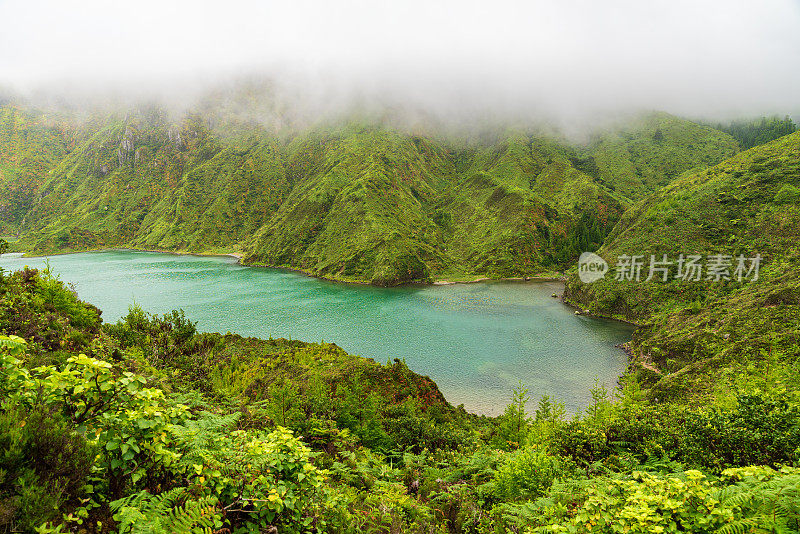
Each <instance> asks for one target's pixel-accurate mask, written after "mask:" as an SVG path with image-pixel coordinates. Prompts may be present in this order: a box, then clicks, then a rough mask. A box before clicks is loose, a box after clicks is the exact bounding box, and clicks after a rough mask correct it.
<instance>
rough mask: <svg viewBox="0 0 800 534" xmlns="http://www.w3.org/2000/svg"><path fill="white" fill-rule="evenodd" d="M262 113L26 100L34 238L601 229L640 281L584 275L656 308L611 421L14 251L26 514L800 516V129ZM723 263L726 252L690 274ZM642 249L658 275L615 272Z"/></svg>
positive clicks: (273, 523)
mask: <svg viewBox="0 0 800 534" xmlns="http://www.w3.org/2000/svg"><path fill="white" fill-rule="evenodd" d="M236 109H237V103H236V101H230V100H225V99H222V100H221V101H216V100H214V99H212V100H210V101H209V102H206V103H205V104H204V105H203V106H200V107H199V108H198V110H197V112H196V113H194V114H188V115H187V116H185V117H183V118H182V119H180V120H178V121H175V120H174V118H172V117H169V116H168V115H167V114H166V113H165V112H163V111H162V110H159V109H157V108H141V109H138V110H136V111H135V112H131V113H130V114H128V115H126V116H124V117H122V116H113V115H103V114H93V115H92V118H90V119H89V120H81V121H78V120H76V119H75V117H74V116H71V115H69V114H59V113H49V112H48V113H44V112H40V111H35V110H29V109H27V108H24V107H18V106H14V105H13V104H10V103H6V104H4V105H3V107H2V108H0V128H2V136H0V156H2V158H0V179H1V180H2V185H3V187H4V188H5V191H6V193H7V194H6V196H5V198H4V200H3V202H5V204H0V219H2V224H3V226H2V229H3V231H4V232H5V233H6V234H7V235H13V236H16V235H17V234H19V235H20V240H19V241H15V240H14V239H12V240H11V241H12V243H11V244H10V247H17V249H25V250H33V251H74V250H85V249H90V248H100V247H110V246H128V247H138V248H156V249H168V250H175V251H194V252H241V253H243V254H244V256H245V261H246V262H248V263H260V264H270V265H280V266H286V267H292V268H297V269H302V270H304V271H306V272H309V273H312V274H315V275H320V276H327V277H331V278H337V279H342V280H349V281H367V282H371V283H375V284H395V283H402V282H407V281H429V280H432V279H435V278H437V277H452V278H474V277H478V276H494V277H499V276H525V275H532V274H536V273H541V272H553V271H559V270H563V269H565V268H568V267H569V266H571V265H572V264H573V263H574V262H575V260H576V258H577V257H578V255H579V254H580V253H581V252H583V251H597V252H598V253H599V254H600V255H601V256H602V257H604V258H605V259H606V260H608V261H609V264H610V265H611V266H612V273H611V274H609V275H607V276H606V277H605V279H603V280H600V281H596V282H593V283H582V282H581V281H580V278H579V276H578V273H577V269H575V268H573V269H572V270H571V271H570V272H569V278H568V280H567V285H566V291H565V298H566V299H567V300H568V301H570V302H572V303H573V304H575V305H577V306H580V307H581V308H582V309H583V311H585V312H588V313H592V314H596V315H602V316H606V317H613V318H617V319H623V320H627V321H630V322H634V323H636V324H637V325H638V328H637V329H636V331H635V332H634V336H633V339H632V340H631V342H630V343H629V344H628V350H629V353H630V357H631V364H630V369H629V371H628V372H627V373H626V374H625V376H623V377H622V378H621V379H620V387H619V388H617V389H615V390H614V391H612V392H609V391H607V390H606V389H605V387H602V386H599V385H598V386H596V387H595V388H593V389H592V391H591V397H592V402H591V404H590V405H589V406H588V407H587V408H586V409H585V410H583V411H582V412H579V413H575V414H569V415H568V414H566V413H565V410H564V407H563V404H561V403H559V402H558V400H557V399H551V398H549V397H543V398H541V399H530V398H529V396H528V391H527V389H526V388H525V387H524V385H523V384H520V385H519V387H518V388H517V389H516V390H515V391H514V392H513V395H512V397H511V398H510V399H509V404H508V406H507V408H506V410H505V411H504V413H503V415H501V416H499V417H496V418H489V417H479V416H476V415H473V414H469V413H467V412H465V411H464V410H463V408H461V407H458V408H456V407H453V406H451V405H450V404H448V403H447V401H446V400H445V399H444V398H443V397H442V395H441V393H440V392H439V390H438V388H437V387H436V385H435V384H434V383H433V382H432V381H431V380H430V379H429V378H427V377H423V376H419V375H417V374H415V373H414V372H413V371H411V370H410V369H408V367H407V366H406V365H405V363H404V362H402V361H398V360H395V361H390V362H387V363H386V364H380V363H377V362H375V361H372V360H367V359H363V358H359V357H355V356H351V355H348V354H347V353H345V352H344V351H343V350H341V349H340V348H339V347H337V346H335V345H332V344H324V343H319V344H313V343H303V342H299V341H290V340H285V339H269V340H261V339H255V338H242V337H240V336H237V335H233V334H227V335H221V334H214V333H201V332H198V331H197V330H196V327H195V324H194V323H193V322H192V321H191V318H187V317H185V315H184V314H183V312H182V311H179V310H178V311H174V312H171V313H169V314H166V315H162V316H154V315H151V314H148V313H146V312H145V311H144V310H142V309H141V308H139V307H137V306H135V305H134V306H132V307H131V308H130V310H129V313H128V315H127V316H126V317H124V318H123V319H121V320H120V321H118V322H116V323H114V324H108V323H104V322H103V321H102V319H101V317H102V313H101V311H100V310H98V309H97V308H95V307H93V306H91V305H90V304H87V303H84V302H82V301H80V300H79V299H78V298H77V295H76V294H75V292H74V291H73V290H72V289H71V288H70V287H69V286H67V285H65V284H64V283H62V282H61V281H60V280H58V278H57V277H56V276H54V275H53V273H51V272H50V271H49V270H44V271H37V270H32V269H24V270H22V271H19V272H15V273H5V272H2V271H0V530H2V531H6V532H25V533H28V532H30V533H33V532H37V533H48V532H50V533H57V532H84V533H107V532H121V533H139V532H142V533H144V532H148V533H155V532H167V533H170V534H180V533H200V532H204V533H215V534H223V533H228V534H230V533H236V534H238V533H256V532H343V533H351V532H352V533H356V532H358V533H360V532H373V533H390V534H395V533H401V532H403V533H405V532H409V533H420V534H421V533H490V532H492V533H522V532H525V533H545V532H553V533H555V532H569V533H577V532H602V533H636V532H641V533H650V532H698V533H702V532H719V533H724V534H729V533H751V534H752V533H777V532H787V533H788V532H800V464H799V462H800V396H798V391H800V388H798V377H799V376H800V374H798V373H797V369H798V356H800V348H799V347H800V339H799V338H798V336H800V285H799V283H798V280H800V267H798V265H800V263H798V260H800V249H798V243H800V212H799V211H798V209H800V203H798V199H800V133H791V132H789V131H788V130H790V129H791V130H793V129H794V125H793V124H792V123H791V121H779V120H777V119H769V120H764V121H760V122H756V123H752V124H744V123H739V124H735V125H732V126H730V127H720V128H718V129H715V128H711V127H708V126H703V125H698V124H694V123H691V122H688V121H685V120H681V119H678V118H675V117H671V116H668V115H665V114H651V115H647V116H642V117H638V118H636V119H635V120H632V121H629V122H628V123H626V124H624V125H621V126H620V127H618V128H616V129H611V130H609V131H606V132H604V133H602V134H600V135H597V136H595V137H593V138H592V139H590V140H589V142H588V143H587V144H586V145H585V146H574V145H571V144H570V143H568V142H566V141H564V140H563V139H560V138H558V137H556V136H554V135H551V134H543V133H542V132H537V131H517V130H507V131H504V132H502V133H500V134H497V135H493V136H490V135H486V136H478V137H477V138H476V139H473V140H469V141H468V140H465V139H461V140H454V139H449V140H444V139H442V138H440V137H438V136H436V135H422V134H412V133H406V132H399V131H397V130H393V129H389V128H387V127H385V126H383V125H381V124H380V123H379V122H374V121H373V122H371V121H364V122H358V121H354V120H353V121H349V122H339V123H326V124H318V125H315V126H312V127H308V126H304V127H302V128H299V127H297V126H296V125H292V126H291V127H284V126H281V125H280V123H281V121H280V120H278V119H280V118H281V117H280V113H279V111H277V108H276V107H269V106H268V109H265V110H262V111H264V113H266V115H268V116H271V117H273V118H274V119H276V120H275V121H274V122H275V124H277V126H275V125H272V126H269V125H266V124H267V123H268V122H269V121H265V122H262V123H259V124H255V123H252V122H248V121H246V120H242V119H240V118H239V114H238V113H236ZM726 131H727V132H728V133H730V135H728V133H725V132H726ZM785 134H788V135H785ZM738 145H742V146H744V147H748V146H751V145H757V146H754V148H751V149H750V150H746V151H744V152H741V153H738V154H737V152H738V150H739V146H738ZM726 158H727V159H726ZM0 249H2V250H5V241H0ZM698 254H699V255H701V256H702V258H701V259H704V260H708V261H711V260H712V259H713V258H716V263H717V267H718V268H717V269H716V270H704V271H703V272H702V273H700V275H699V276H697V277H695V276H694V275H692V276H688V275H687V272H688V267H687V265H688V264H687V263H686V259H687V257H688V256H690V255H698ZM651 255H652V259H651V258H650V256H651ZM681 255H683V258H684V262H679V261H678V260H679V259H680V258H681ZM635 256H641V258H638V259H640V260H642V265H643V267H642V272H641V274H640V276H639V278H640V279H639V280H638V281H637V280H635V278H636V276H635V275H636V273H635V272H629V273H628V275H627V276H613V274H619V273H620V271H619V268H620V267H621V265H617V263H619V260H620V257H627V258H628V260H633V259H634V257H635ZM740 258H741V260H742V263H741V265H739V259H740ZM753 258H759V260H760V263H759V264H758V267H759V270H758V276H756V271H755V263H754V259H753ZM648 259H650V261H651V262H654V261H655V260H656V259H659V260H661V261H662V264H661V266H662V267H663V269H661V270H654V271H653V272H652V275H653V276H649V275H650V274H651V273H649V272H648V271H649V269H648V266H649V264H650V262H648V261H647V260H648ZM665 260H666V261H665ZM669 260H671V262H670V261H669ZM654 265H655V264H654ZM706 266H707V264H706ZM614 267H616V269H614ZM679 269H680V272H681V274H682V275H683V276H677V275H678V274H679V272H678V270H679ZM623 274H624V273H623ZM646 278H649V280H647V279H646Z"/></svg>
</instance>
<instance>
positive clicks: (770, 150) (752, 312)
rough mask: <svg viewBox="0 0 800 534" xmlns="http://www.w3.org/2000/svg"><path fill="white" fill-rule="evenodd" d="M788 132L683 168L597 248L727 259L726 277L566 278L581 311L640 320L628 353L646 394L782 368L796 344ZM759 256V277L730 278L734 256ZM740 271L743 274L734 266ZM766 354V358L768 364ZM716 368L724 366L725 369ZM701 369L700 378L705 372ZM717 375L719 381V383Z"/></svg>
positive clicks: (607, 253) (796, 220)
mask: <svg viewBox="0 0 800 534" xmlns="http://www.w3.org/2000/svg"><path fill="white" fill-rule="evenodd" d="M799 245H800V133H795V134H792V135H789V136H785V137H783V138H781V139H778V140H776V141H773V142H771V143H768V144H766V145H762V146H759V147H756V148H753V149H751V150H748V151H746V152H743V153H740V154H738V155H737V156H735V157H733V158H731V159H729V160H726V161H724V162H723V163H721V164H719V165H717V166H715V167H712V168H710V169H708V170H705V171H703V172H700V173H696V174H692V175H689V176H684V177H682V178H680V179H678V180H676V181H675V182H673V183H672V184H670V185H669V186H668V187H666V188H664V189H662V190H660V191H658V192H656V193H655V194H653V195H652V196H650V197H649V198H648V199H646V200H645V201H642V202H641V203H639V204H637V205H636V206H635V207H633V208H631V209H630V210H629V211H628V212H627V213H626V214H625V215H624V216H623V218H622V220H621V221H620V222H619V224H618V225H617V226H616V228H615V229H614V230H613V232H612V233H611V234H610V235H609V237H608V239H607V241H606V243H605V244H604V245H603V247H602V248H601V250H600V251H599V254H600V255H601V256H603V257H604V258H605V259H606V260H608V261H609V264H610V265H611V266H613V265H614V264H615V263H616V261H617V258H618V256H620V255H623V254H627V255H643V256H645V258H644V260H645V267H644V269H643V275H642V279H644V278H646V277H647V274H648V267H647V264H648V263H649V255H650V254H653V255H655V256H656V257H657V258H659V259H661V258H662V255H663V254H667V255H668V259H671V260H673V261H675V260H677V259H678V258H679V255H680V254H685V255H689V254H701V255H704V256H705V260H706V262H707V261H708V256H712V255H715V254H723V255H729V256H732V258H731V265H730V277H731V280H724V279H722V280H719V281H715V280H714V279H713V278H714V277H712V280H708V279H707V278H708V272H707V271H704V272H703V273H702V280H700V281H693V280H691V281H686V280H675V279H674V277H675V274H676V269H677V266H672V267H671V272H670V275H671V276H670V280H669V281H668V282H662V281H660V280H659V279H658V278H656V281H650V282H645V281H640V282H636V281H629V280H620V281H618V280H614V279H612V277H611V276H607V277H606V279H604V280H601V281H597V282H594V283H591V284H583V283H581V282H580V281H579V280H578V279H577V277H576V276H575V275H572V276H571V277H570V280H569V282H568V287H567V292H566V297H567V298H568V299H570V300H572V301H574V302H576V303H578V304H579V305H581V306H582V307H584V308H587V309H588V310H589V311H590V312H592V313H596V314H600V315H607V316H614V317H620V318H624V319H628V320H632V321H636V322H638V323H640V324H642V325H643V326H642V327H641V328H640V329H638V330H637V331H636V333H635V334H634V339H633V342H632V349H633V351H634V353H635V354H634V355H635V356H636V357H637V358H638V360H639V364H640V370H641V371H642V373H643V376H646V377H647V381H648V382H649V383H650V384H652V385H654V387H653V389H652V391H651V394H652V395H653V396H654V397H659V398H663V397H664V396H671V395H678V396H686V395H692V394H693V393H697V392H698V391H701V392H702V391H704V390H708V389H709V388H711V387H712V386H713V384H714V380H709V377H711V376H714V377H717V378H719V377H721V376H722V375H723V374H725V373H730V372H731V370H730V369H731V366H734V367H739V368H741V367H746V366H747V365H753V366H755V367H754V369H756V370H757V372H759V373H764V372H767V373H768V372H769V370H770V365H772V366H773V367H774V366H776V365H777V364H778V363H783V364H786V365H794V363H793V362H796V358H797V356H798V354H800V350H798V346H799V345H798V341H800V266H799V265H798V260H800V246H799ZM757 254H760V255H761V256H762V257H763V259H762V265H761V268H760V273H759V275H760V276H759V278H758V279H757V280H753V278H754V276H753V274H751V275H750V276H749V277H747V276H744V277H743V279H742V281H738V280H737V278H738V277H737V276H736V275H735V270H736V267H737V264H738V261H737V258H738V257H739V256H740V255H742V256H744V257H745V259H746V262H745V266H746V268H747V269H749V268H750V266H751V261H750V260H749V258H752V257H755V256H756V255H757ZM745 274H746V273H745ZM773 359H774V361H773ZM725 369H727V370H725ZM709 373H710V374H709ZM724 384H726V383H725V382H720V383H719V384H718V385H719V386H720V387H725V386H724Z"/></svg>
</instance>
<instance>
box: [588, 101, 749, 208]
mask: <svg viewBox="0 0 800 534" xmlns="http://www.w3.org/2000/svg"><path fill="white" fill-rule="evenodd" d="M738 150H739V145H738V143H737V142H736V140H734V138H733V137H731V136H730V135H728V134H726V133H723V132H721V131H719V130H716V129H714V128H711V127H709V126H703V125H700V124H696V123H693V122H689V121H686V120H682V119H679V118H678V117H674V116H672V115H669V114H667V113H650V114H646V115H641V116H639V117H636V118H635V119H634V120H631V121H629V122H626V123H623V124H621V125H617V126H616V127H614V128H611V129H610V130H609V131H606V132H603V133H601V134H599V135H598V136H596V137H595V138H594V139H593V140H592V141H591V142H590V143H589V145H588V147H587V148H586V149H585V152H584V153H583V159H582V160H581V161H580V162H579V163H580V164H582V166H583V167H585V168H586V169H587V171H588V172H590V173H591V174H593V175H594V176H596V177H598V178H599V179H601V180H602V181H603V182H604V183H606V184H608V185H609V187H611V188H612V189H614V190H615V191H617V192H618V193H620V194H621V195H623V196H625V197H626V198H629V199H631V200H639V199H641V198H643V197H644V196H646V195H648V194H649V193H652V192H653V191H655V190H656V189H659V188H660V187H663V186H665V185H667V184H668V183H670V182H671V181H672V180H673V179H675V178H677V177H678V176H680V175H681V174H683V173H684V172H686V171H689V170H691V169H696V168H705V167H708V166H710V165H715V164H717V163H719V162H720V161H722V160H724V159H725V158H728V157H730V156H732V155H734V154H735V153H736V152H738Z"/></svg>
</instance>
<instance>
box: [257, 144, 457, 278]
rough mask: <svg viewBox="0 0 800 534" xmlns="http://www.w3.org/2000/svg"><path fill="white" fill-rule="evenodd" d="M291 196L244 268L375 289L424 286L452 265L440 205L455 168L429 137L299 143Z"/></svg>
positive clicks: (292, 160) (291, 165) (290, 164)
mask: <svg viewBox="0 0 800 534" xmlns="http://www.w3.org/2000/svg"><path fill="white" fill-rule="evenodd" d="M291 149H292V151H293V154H292V155H291V156H290V159H289V162H288V172H289V173H290V174H292V175H294V176H297V177H298V178H297V183H296V185H295V187H294V189H293V190H292V193H291V195H290V196H289V197H288V198H287V200H286V202H284V203H283V205H282V206H281V207H280V209H279V211H278V212H277V213H276V214H275V216H274V217H273V218H272V219H271V220H270V221H268V222H267V223H266V224H265V225H264V227H263V228H262V229H261V230H259V232H257V233H256V235H255V236H254V239H253V242H252V244H251V246H250V247H249V249H248V254H247V256H246V257H245V261H246V262H248V263H266V264H269V265H278V266H288V267H296V268H300V269H303V270H305V271H308V272H311V273H313V274H317V275H323V276H330V277H335V278H340V279H356V280H365V279H366V280H369V281H371V282H373V283H380V284H386V283H396V282H397V281H410V280H424V279H427V278H428V276H429V273H430V268H429V265H430V264H437V263H449V262H450V261H451V260H450V259H448V258H447V257H446V256H445V255H444V254H443V253H442V252H441V251H440V250H438V246H439V245H440V244H441V242H442V237H441V233H442V232H441V229H440V228H439V227H438V226H437V225H436V224H435V222H434V221H433V217H432V216H433V215H434V214H433V213H431V211H430V205H431V201H435V199H436V197H437V194H438V191H439V189H440V188H441V185H442V183H443V182H444V181H445V179H446V177H447V175H449V174H452V173H453V171H454V169H453V167H452V164H451V163H450V162H449V161H448V159H447V154H446V153H444V151H443V150H442V149H440V148H438V147H435V146H433V145H432V144H431V143H428V142H426V141H424V140H422V139H420V138H411V137H407V136H401V135H399V134H397V133H394V132H389V131H385V130H381V129H373V128H364V129H361V128H355V131H347V130H345V131H342V132H336V133H334V134H333V135H330V134H328V135H325V134H320V135H317V134H312V135H310V136H309V137H308V138H306V139H300V140H297V141H296V143H295V145H294V146H293V147H291Z"/></svg>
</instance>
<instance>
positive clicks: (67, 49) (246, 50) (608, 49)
mask: <svg viewBox="0 0 800 534" xmlns="http://www.w3.org/2000/svg"><path fill="white" fill-rule="evenodd" d="M0 22H2V31H0V86H4V87H6V88H8V89H10V90H12V91H14V92H16V93H17V94H24V95H50V96H51V97H52V96H53V95H56V96H60V97H67V98H74V97H76V95H80V96H81V97H82V98H90V99H91V98H100V97H101V96H104V95H105V96H108V95H113V96H114V97H115V98H133V99H138V98H156V97H157V98H161V99H165V100H170V101H172V102H177V103H183V104H186V103H188V102H190V101H192V100H193V99H195V98H198V97H199V96H200V95H202V94H203V93H204V92H205V91H208V90H211V89H214V88H216V89H218V88H219V87H225V86H226V85H229V84H231V83H233V82H234V81H235V80H239V79H240V78H241V77H244V76H248V77H250V79H252V77H253V76H258V79H270V80H272V81H273V83H274V84H275V86H276V87H279V88H281V91H282V93H283V94H284V95H291V96H293V97H298V96H299V95H302V98H299V100H300V101H302V102H304V103H305V104H304V105H306V106H307V107H308V109H315V106H316V108H319V107H320V106H321V107H323V108H324V107H327V108H334V107H337V106H343V105H345V104H347V103H351V102H353V101H361V102H371V103H380V105H385V106H388V107H392V106H395V107H401V108H404V109H411V108H413V109H416V110H419V112H421V113H430V114H434V115H437V116H440V117H447V116H450V117H464V116H495V117H517V118H520V117H522V118H525V117H531V116H548V117H556V118H558V119H559V120H561V121H565V122H569V121H581V120H586V119H587V118H588V117H593V116H597V115H603V114H605V115H608V114H614V113H620V112H625V111H635V110H640V109H659V110H664V111H668V112H671V113H676V114H681V115H685V116H692V117H698V118H705V119H720V120H721V119H728V118H733V117H739V116H753V115H761V114H773V113H777V114H781V115H784V114H795V115H796V114H798V113H799V112H800V31H798V29H799V28H800V2H798V1H797V0H760V1H758V2H754V1H752V0H719V1H716V0H715V1H703V0H692V1H680V0H669V1H643V0H638V1H636V0H631V1H619V0H606V1H602V2H600V1H596V0H584V1H576V0H560V1H552V2H542V1H511V0H493V1H483V2H475V1H469V0H458V1H451V0H441V1H434V0H427V1H421V0H403V1H391V2H380V1H378V0H359V1H356V0H353V1H325V0H284V1H282V2H272V1H255V0H226V1H225V2H222V1H213V2H212V1H203V0H140V1H137V2H124V3H123V2H109V1H108V0H85V1H78V0H0Z"/></svg>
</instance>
